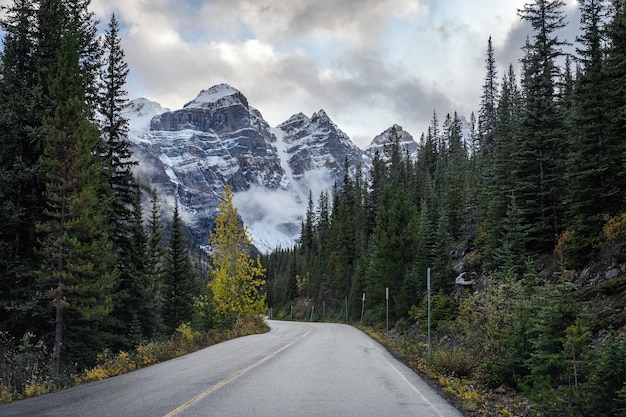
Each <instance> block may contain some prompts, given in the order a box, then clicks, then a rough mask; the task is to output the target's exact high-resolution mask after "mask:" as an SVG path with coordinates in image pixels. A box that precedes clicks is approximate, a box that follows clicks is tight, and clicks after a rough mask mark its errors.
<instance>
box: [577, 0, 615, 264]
mask: <svg viewBox="0 0 626 417" xmlns="http://www.w3.org/2000/svg"><path fill="white" fill-rule="evenodd" d="M580 11H581V29H582V34H581V35H580V36H579V37H578V38H577V40H578V43H579V45H578V47H577V49H576V51H577V52H578V60H579V63H580V65H581V69H580V74H579V76H578V78H577V80H576V86H575V90H574V94H575V97H574V98H575V100H573V103H574V104H573V117H572V126H573V134H572V136H571V137H572V144H571V147H570V149H571V150H570V154H569V159H568V191H569V193H568V199H567V202H568V209H569V213H570V219H571V229H572V231H573V238H572V239H571V242H569V244H570V246H571V252H572V253H571V255H573V256H571V257H570V258H571V259H576V260H577V264H578V265H580V264H581V263H582V262H584V261H586V260H587V259H589V257H590V256H591V254H592V253H593V250H592V246H593V244H594V241H595V240H596V239H597V238H598V237H599V235H600V233H601V230H602V225H603V224H604V219H603V214H604V215H612V214H615V213H616V209H617V207H618V206H616V204H615V194H616V192H617V188H616V186H615V184H614V183H615V182H616V181H617V180H618V179H617V176H616V175H615V174H614V173H613V172H612V171H613V170H614V169H615V168H616V167H618V166H619V164H620V159H621V157H620V155H619V153H616V152H615V149H613V148H611V147H609V146H607V145H608V144H609V143H608V142H607V130H608V129H609V120H607V118H606V117H607V111H606V110H607V100H606V94H607V90H606V89H605V88H606V78H605V77H606V75H605V70H604V62H603V61H604V49H603V44H604V42H605V41H604V34H603V28H602V24H603V23H602V22H603V20H604V19H605V6H604V1H602V0H583V1H581V2H580ZM618 201H619V200H618Z"/></svg>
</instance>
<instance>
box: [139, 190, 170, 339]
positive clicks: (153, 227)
mask: <svg viewBox="0 0 626 417" xmlns="http://www.w3.org/2000/svg"><path fill="white" fill-rule="evenodd" d="M151 194H152V198H151V203H152V206H151V209H150V216H149V217H148V221H147V239H148V241H147V244H146V262H145V270H144V274H145V276H146V278H147V281H148V288H149V291H148V297H147V300H146V301H147V306H148V308H149V309H150V310H152V312H153V315H152V316H151V317H154V319H155V321H154V323H148V324H147V325H146V330H148V331H151V332H152V334H153V335H154V334H158V333H160V332H161V331H162V329H163V323H162V317H161V314H160V313H161V311H162V309H163V295H162V293H163V274H164V271H163V264H164V256H165V251H164V247H163V224H162V223H161V211H160V207H159V205H158V201H157V194H156V191H155V190H153V191H152V192H151Z"/></svg>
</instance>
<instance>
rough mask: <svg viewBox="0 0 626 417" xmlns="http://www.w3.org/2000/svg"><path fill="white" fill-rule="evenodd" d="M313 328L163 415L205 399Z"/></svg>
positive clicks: (293, 343) (306, 334) (167, 415)
mask: <svg viewBox="0 0 626 417" xmlns="http://www.w3.org/2000/svg"><path fill="white" fill-rule="evenodd" d="M312 330H313V329H312V328H309V330H307V332H306V333H304V334H303V335H300V336H298V337H297V338H296V339H295V340H294V341H292V342H290V343H287V344H286V345H285V346H283V347H281V348H280V349H278V350H277V351H276V352H273V353H270V354H269V355H267V356H266V357H264V358H263V359H260V360H259V361H257V362H255V363H253V364H252V365H250V366H248V367H246V368H244V369H242V370H241V371H239V372H236V373H234V374H232V375H231V376H229V377H228V378H226V379H223V380H221V381H220V382H218V383H217V384H215V385H213V386H212V387H210V388H208V389H207V390H205V391H203V392H201V393H200V394H198V395H197V396H195V397H194V398H192V399H191V400H189V401H187V402H186V403H184V404H183V405H181V406H180V407H178V408H176V409H174V410H172V411H170V412H169V413H167V414H166V415H165V416H163V417H173V416H175V415H176V414H178V413H180V412H181V411H183V410H185V409H186V408H189V407H190V406H191V405H192V404H194V403H196V402H198V401H200V400H201V399H203V398H204V397H206V396H207V395H209V394H210V393H212V392H214V391H216V390H217V389H219V388H220V387H223V386H224V385H226V384H227V383H229V382H230V381H232V380H233V379H235V378H237V377H238V376H241V375H243V374H245V373H246V372H248V371H250V370H252V369H254V368H256V367H257V366H259V365H260V364H262V363H263V362H265V361H266V360H268V359H270V358H272V357H274V356H276V355H277V354H279V353H280V352H282V351H283V350H285V349H287V348H288V347H290V346H293V345H295V344H296V343H298V342H299V341H300V340H302V339H303V338H305V337H306V336H308V334H309V333H311V331H312Z"/></svg>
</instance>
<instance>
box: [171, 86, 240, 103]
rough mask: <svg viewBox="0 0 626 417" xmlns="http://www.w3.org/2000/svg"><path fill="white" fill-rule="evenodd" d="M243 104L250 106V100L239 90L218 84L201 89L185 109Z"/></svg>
mask: <svg viewBox="0 0 626 417" xmlns="http://www.w3.org/2000/svg"><path fill="white" fill-rule="evenodd" d="M238 104H241V105H243V106H244V107H248V100H247V99H246V97H245V96H244V95H243V94H241V92H240V91H239V90H237V89H236V88H234V87H231V86H230V85H228V84H218V85H215V86H213V87H211V88H208V89H206V90H202V91H200V93H199V94H198V96H197V97H196V98H195V99H193V100H192V101H190V102H188V103H187V104H185V105H184V106H183V109H216V108H220V107H230V106H233V105H238Z"/></svg>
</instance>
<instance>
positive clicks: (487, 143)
mask: <svg viewBox="0 0 626 417" xmlns="http://www.w3.org/2000/svg"><path fill="white" fill-rule="evenodd" d="M485 71H486V74H485V82H484V84H483V88H482V96H481V99H480V111H479V113H478V140H479V143H480V144H479V149H480V154H481V155H482V156H483V157H484V158H485V159H486V161H485V165H486V169H488V170H489V171H491V165H492V163H493V157H494V153H495V146H496V143H495V141H496V138H495V136H496V111H497V107H498V71H497V69H496V58H495V52H494V49H493V44H492V42H491V36H489V41H488V43H487V58H485ZM489 171H488V172H487V173H486V174H487V176H488V175H489Z"/></svg>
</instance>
